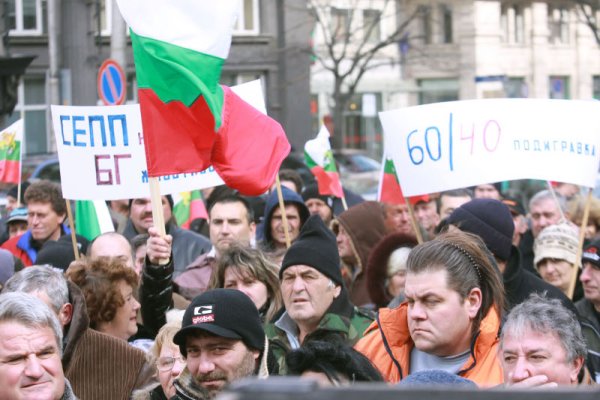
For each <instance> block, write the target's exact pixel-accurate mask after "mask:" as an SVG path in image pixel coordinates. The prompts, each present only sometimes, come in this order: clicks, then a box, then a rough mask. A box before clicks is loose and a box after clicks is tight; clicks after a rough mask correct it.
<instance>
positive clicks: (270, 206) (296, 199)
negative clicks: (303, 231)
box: [263, 186, 310, 244]
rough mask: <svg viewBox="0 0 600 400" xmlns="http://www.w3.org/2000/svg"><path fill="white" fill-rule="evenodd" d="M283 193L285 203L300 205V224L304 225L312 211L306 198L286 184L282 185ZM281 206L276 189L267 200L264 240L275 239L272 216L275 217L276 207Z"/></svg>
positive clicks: (268, 242) (269, 241)
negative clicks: (272, 230)
mask: <svg viewBox="0 0 600 400" xmlns="http://www.w3.org/2000/svg"><path fill="white" fill-rule="evenodd" d="M281 194H282V197H283V203H284V204H285V205H288V204H294V205H296V206H297V207H298V213H299V214H300V226H302V225H304V222H306V220H307V219H308V217H309V216H310V211H308V208H307V207H306V205H305V204H304V200H302V197H300V195H299V194H298V193H296V192H294V191H293V190H290V189H288V188H286V187H285V186H282V187H281ZM277 206H279V198H278V197H277V191H276V190H274V191H272V192H271V194H269V197H267V201H266V203H265V213H264V219H263V238H264V242H265V243H267V244H270V243H271V242H272V241H273V235H272V233H271V218H272V217H273V212H274V211H275V208H276V207H277Z"/></svg>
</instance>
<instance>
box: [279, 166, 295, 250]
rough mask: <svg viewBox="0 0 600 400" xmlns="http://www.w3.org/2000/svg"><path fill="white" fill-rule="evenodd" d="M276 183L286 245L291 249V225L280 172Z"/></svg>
mask: <svg viewBox="0 0 600 400" xmlns="http://www.w3.org/2000/svg"><path fill="white" fill-rule="evenodd" d="M275 184H276V187H277V199H279V208H280V209H281V223H282V224H283V232H284V234H285V246H286V247H287V248H288V249H289V248H290V246H291V245H292V241H291V239H290V227H289V225H288V220H287V214H286V212H285V203H284V202H283V193H282V191H281V182H280V180H279V174H277V175H275Z"/></svg>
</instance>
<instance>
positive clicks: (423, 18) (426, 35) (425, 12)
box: [419, 5, 433, 44]
mask: <svg viewBox="0 0 600 400" xmlns="http://www.w3.org/2000/svg"><path fill="white" fill-rule="evenodd" d="M419 20H420V25H421V37H422V38H423V43H425V44H431V43H433V21H432V15H431V7H430V6H425V5H420V6H419Z"/></svg>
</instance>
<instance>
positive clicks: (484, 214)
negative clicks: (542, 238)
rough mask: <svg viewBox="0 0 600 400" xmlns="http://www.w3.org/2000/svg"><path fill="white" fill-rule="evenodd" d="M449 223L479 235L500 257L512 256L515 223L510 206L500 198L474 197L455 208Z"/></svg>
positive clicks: (506, 258)
mask: <svg viewBox="0 0 600 400" xmlns="http://www.w3.org/2000/svg"><path fill="white" fill-rule="evenodd" d="M448 223H449V224H452V225H456V226H457V227H458V228H460V230H462V231H465V232H469V233H473V234H475V235H477V236H479V237H480V238H481V239H482V240H483V242H484V243H485V245H486V247H487V248H488V250H490V251H491V252H492V254H494V255H495V256H496V257H498V258H499V259H501V260H504V261H506V260H508V258H509V257H510V249H511V247H512V236H513V233H514V231H515V225H514V222H513V219H512V216H511V214H510V210H509V209H508V207H507V206H506V205H504V204H502V203H501V202H499V201H498V200H493V199H473V200H471V201H469V202H468V203H465V204H463V205H462V206H460V207H458V208H457V209H456V210H454V211H453V212H452V214H450V216H449V217H448Z"/></svg>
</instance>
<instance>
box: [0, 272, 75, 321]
mask: <svg viewBox="0 0 600 400" xmlns="http://www.w3.org/2000/svg"><path fill="white" fill-rule="evenodd" d="M6 292H25V293H33V292H43V293H46V295H47V296H48V300H50V303H51V306H52V308H53V309H54V311H55V312H56V313H58V312H60V309H61V307H62V306H63V305H65V304H67V303H68V302H69V288H68V287H67V279H66V278H65V276H64V274H63V272H62V271H60V270H58V269H56V268H53V267H51V266H49V265H34V266H32V267H28V268H25V269H23V270H21V271H19V272H17V273H16V274H14V275H13V276H12V277H11V278H10V279H9V280H8V281H6V285H5V286H4V289H3V290H2V293H6Z"/></svg>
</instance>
